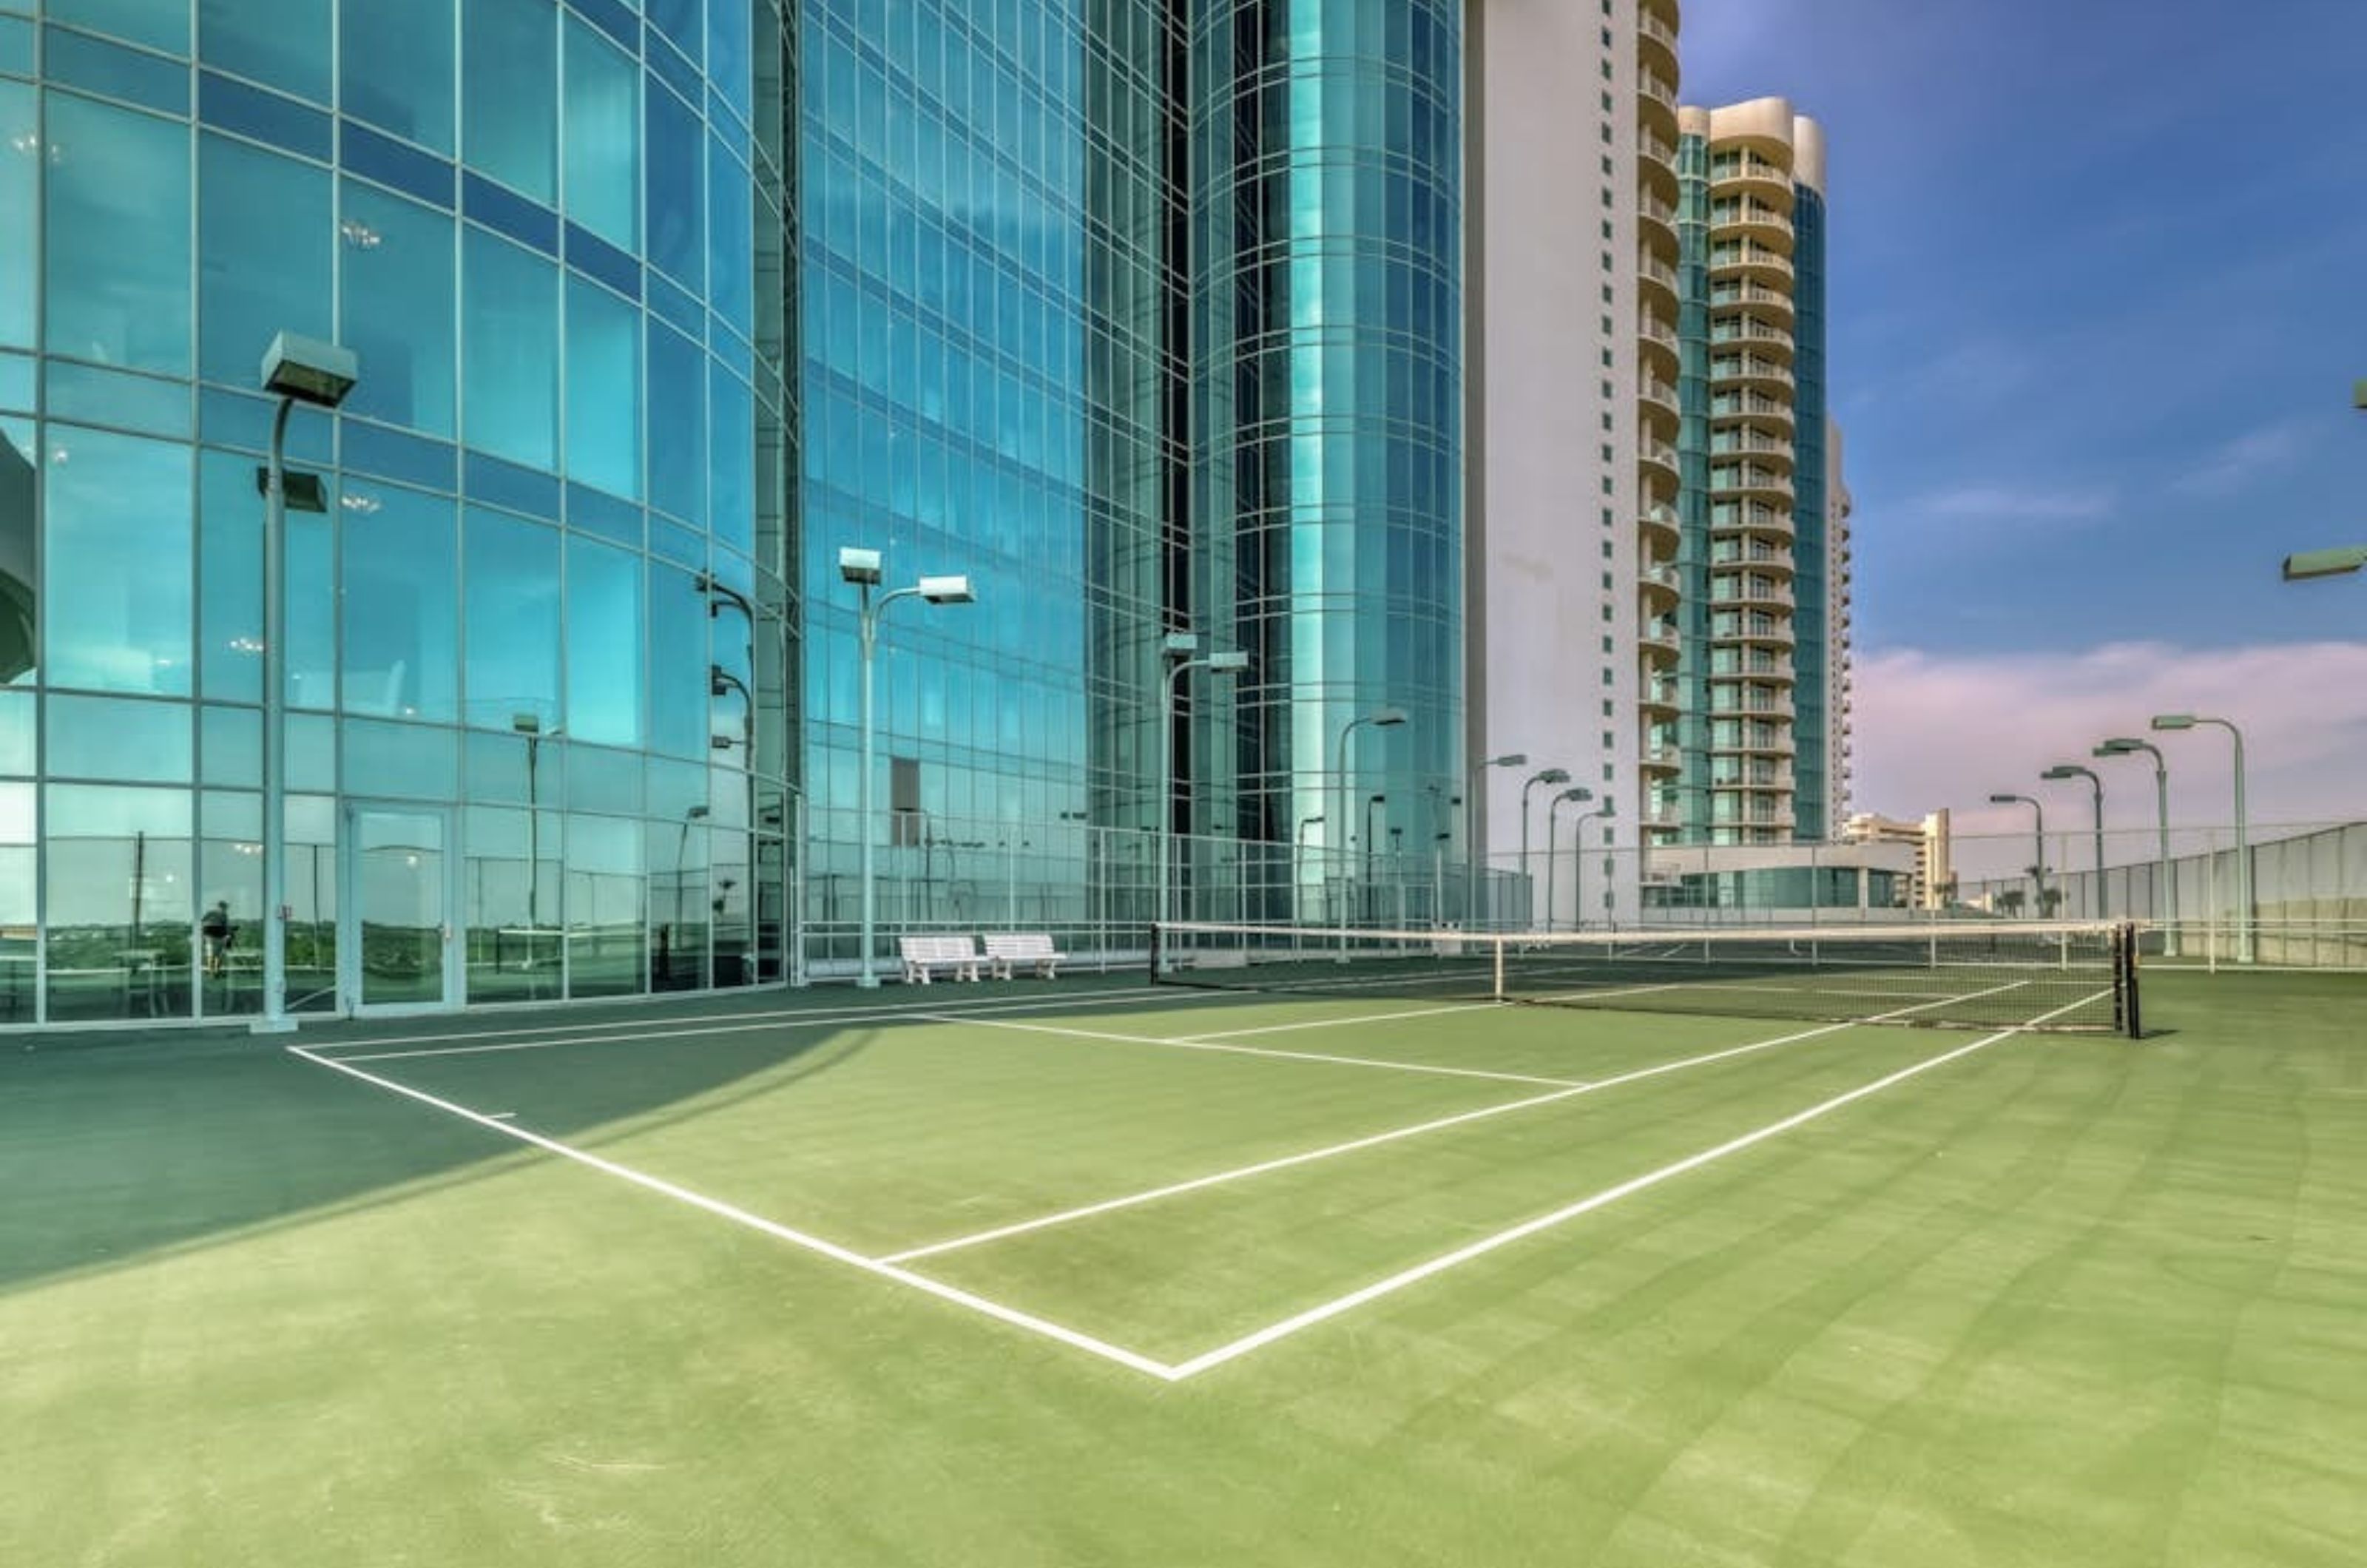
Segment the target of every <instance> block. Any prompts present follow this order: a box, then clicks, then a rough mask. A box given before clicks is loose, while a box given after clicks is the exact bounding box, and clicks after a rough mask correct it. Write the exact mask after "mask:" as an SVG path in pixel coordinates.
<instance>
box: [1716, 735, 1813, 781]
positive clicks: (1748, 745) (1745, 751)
mask: <svg viewBox="0 0 2367 1568" xmlns="http://www.w3.org/2000/svg"><path fill="white" fill-rule="evenodd" d="M1799 750H1800V748H1799V747H1798V746H1797V745H1796V744H1795V743H1794V741H1793V739H1792V738H1791V736H1789V735H1785V734H1777V735H1765V736H1758V737H1751V736H1744V737H1741V738H1739V739H1735V740H1732V741H1722V740H1716V739H1713V740H1712V741H1711V742H1710V743H1709V751H1710V755H1711V756H1713V757H1791V756H1796V755H1797V754H1798V752H1799ZM1731 787H1733V788H1736V789H1741V790H1747V791H1750V792H1752V793H1756V794H1762V795H1779V794H1780V795H1789V794H1790V793H1791V791H1789V790H1774V789H1767V788H1763V787H1762V786H1761V785H1758V784H1736V785H1733V786H1731Z"/></svg>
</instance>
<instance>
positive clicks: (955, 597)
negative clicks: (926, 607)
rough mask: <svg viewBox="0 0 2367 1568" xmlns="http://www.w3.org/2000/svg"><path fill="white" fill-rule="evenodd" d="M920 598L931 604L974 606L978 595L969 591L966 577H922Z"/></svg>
mask: <svg viewBox="0 0 2367 1568" xmlns="http://www.w3.org/2000/svg"><path fill="white" fill-rule="evenodd" d="M921 597H922V598H923V599H926V600H927V601H928V602H929V603H930V604H976V603H977V602H978V595H977V594H976V593H975V592H972V591H971V589H970V585H969V579H968V577H967V576H955V577H924V578H923V579H921Z"/></svg>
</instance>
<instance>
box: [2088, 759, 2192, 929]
mask: <svg viewBox="0 0 2367 1568" xmlns="http://www.w3.org/2000/svg"><path fill="white" fill-rule="evenodd" d="M2139 751H2143V752H2146V754H2147V755H2149V756H2151V757H2152V758H2153V795H2154V830H2155V832H2156V834H2157V842H2156V844H2155V846H2154V848H2155V855H2156V861H2155V866H2156V869H2155V872H2154V875H2155V877H2156V878H2157V880H2158V881H2159V882H2160V884H2161V895H2160V897H2161V907H2162V912H2163V915H2164V917H2165V919H2166V922H2167V923H2166V924H2165V926H2164V928H2163V931H2162V941H2161V951H2162V953H2163V955H2164V956H2165V957H2169V958H2175V957H2177V956H2178V879H2177V877H2176V876H2175V875H2174V874H2172V873H2171V871H2170V864H2169V762H2168V761H2166V760H2164V758H2163V757H2162V754H2161V748H2160V747H2158V746H2157V745H2155V744H2154V743H2153V742H2152V741H2150V740H2140V739H2136V738H2135V737H2134V736H2121V737H2115V738H2114V739H2110V740H2107V741H2105V742H2104V743H2103V744H2102V745H2101V746H2099V747H2097V748H2096V750H2095V752H2094V755H2096V756H2099V757H2133V756H2135V754H2136V753H2138V752H2139Z"/></svg>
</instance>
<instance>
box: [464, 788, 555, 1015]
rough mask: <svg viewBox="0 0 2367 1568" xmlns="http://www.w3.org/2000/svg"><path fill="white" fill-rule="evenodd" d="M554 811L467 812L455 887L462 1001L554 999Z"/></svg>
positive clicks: (488, 809)
mask: <svg viewBox="0 0 2367 1568" xmlns="http://www.w3.org/2000/svg"><path fill="white" fill-rule="evenodd" d="M563 820H564V818H562V817H561V814H560V813H558V812H555V811H545V812H542V813H540V814H533V813H528V812H525V811H504V810H498V809H494V808H492V807H472V808H470V811H469V813H468V833H467V839H466V842H467V844H468V846H469V861H468V872H467V878H466V880H465V881H463V882H462V883H461V885H460V887H461V897H462V898H463V900H464V907H463V908H462V910H461V916H460V919H461V929H462V931H464V932H465V933H466V936H467V941H468V965H469V999H470V1001H472V1002H483V1001H532V1000H536V999H538V998H555V997H557V996H558V995H559V993H560V986H561V974H562V968H563V966H562V964H561V945H562V939H563V937H564V936H565V932H564V931H562V930H561V929H560V928H559V924H558V916H559V900H560V897H561V888H562V887H563V886H564V868H563V866H562V865H561V852H560V851H561V843H560V839H561V826H560V825H561V822H562V821H563Z"/></svg>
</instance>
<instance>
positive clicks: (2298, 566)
mask: <svg viewBox="0 0 2367 1568" xmlns="http://www.w3.org/2000/svg"><path fill="white" fill-rule="evenodd" d="M2362 567H2367V545H2343V546H2339V547H2336V548H2334V549H2330V550H2305V551H2304V552H2303V553H2302V554H2300V555H2297V556H2287V557H2285V567H2284V578H2285V581H2287V582H2305V581H2309V580H2310V579H2312V578H2317V577H2345V576H2348V575H2349V574H2350V573H2351V572H2354V571H2357V570H2360V569H2361V568H2362Z"/></svg>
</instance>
